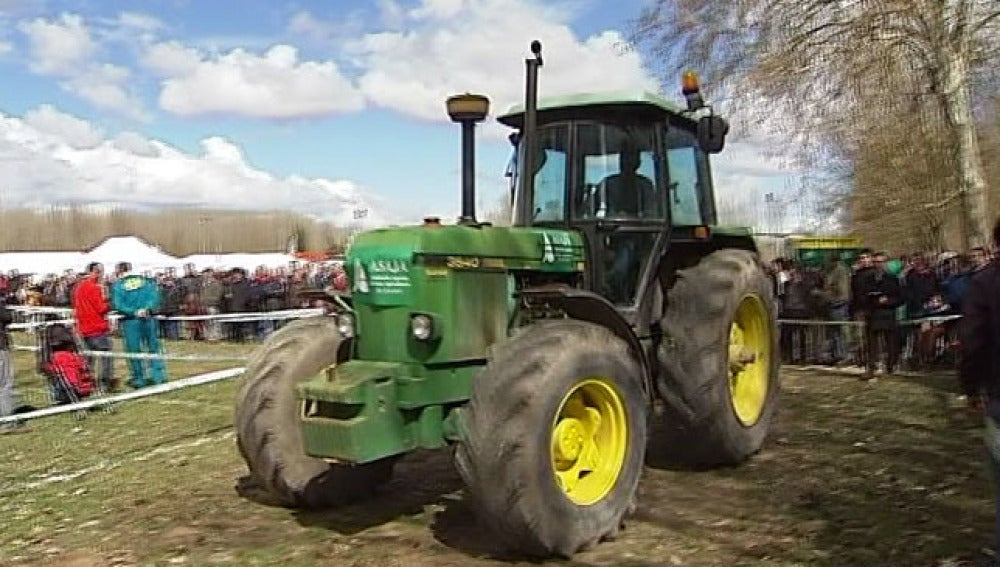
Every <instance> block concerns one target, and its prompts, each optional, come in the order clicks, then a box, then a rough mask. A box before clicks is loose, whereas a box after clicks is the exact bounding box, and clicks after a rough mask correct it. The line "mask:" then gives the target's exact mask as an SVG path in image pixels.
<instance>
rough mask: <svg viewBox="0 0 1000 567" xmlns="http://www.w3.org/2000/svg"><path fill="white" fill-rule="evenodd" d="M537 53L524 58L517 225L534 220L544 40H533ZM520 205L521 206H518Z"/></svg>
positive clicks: (527, 223) (533, 52) (527, 224)
mask: <svg viewBox="0 0 1000 567" xmlns="http://www.w3.org/2000/svg"><path fill="white" fill-rule="evenodd" d="M531 53H532V54H533V55H534V57H532V58H529V59H525V61H524V64H525V66H526V67H527V69H526V75H527V77H526V80H525V85H524V124H523V125H522V128H521V147H522V148H524V154H523V157H522V161H523V162H524V167H523V169H522V170H521V171H523V172H524V173H523V179H522V180H521V197H520V200H521V202H520V203H516V204H515V206H516V208H517V218H516V219H515V222H516V224H517V225H518V226H531V223H532V222H533V221H534V220H535V212H534V208H535V148H536V147H537V144H538V141H537V139H536V138H537V137H538V136H537V134H536V128H537V121H536V117H537V113H538V68H539V67H541V66H542V42H540V41H538V40H537V39H536V40H534V41H532V42H531ZM518 205H519V206H518Z"/></svg>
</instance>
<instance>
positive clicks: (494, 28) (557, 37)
mask: <svg viewBox="0 0 1000 567" xmlns="http://www.w3.org/2000/svg"><path fill="white" fill-rule="evenodd" d="M569 21H570V14H569V13H567V12H564V11H563V10H561V9H557V8H552V7H546V6H541V5H540V4H539V3H537V2H533V1H530V0H483V1H481V2H474V3H473V2H463V1H461V0H423V2H422V3H421V4H420V6H418V7H417V8H415V9H413V10H411V11H410V12H408V14H407V30H406V31H398V32H396V31H388V32H382V33H375V34H369V35H366V36H364V37H363V38H362V39H360V40H357V41H355V42H352V43H351V44H349V46H348V52H349V53H350V54H351V55H352V56H353V57H354V58H355V60H356V62H357V64H358V65H359V66H360V67H361V68H362V69H364V71H363V74H362V76H361V79H360V87H361V89H362V91H363V92H364V94H365V96H366V97H367V98H368V99H369V100H371V101H372V102H373V103H375V104H377V105H379V106H383V107H386V108H391V109H394V110H397V111H399V112H402V113H405V114H409V115H412V116H417V117H420V118H424V119H431V120H443V119H446V117H445V115H444V100H445V98H447V97H448V96H449V95H451V94H454V93H456V92H466V91H471V92H479V93H483V94H486V95H487V96H489V97H490V99H491V100H492V102H493V109H494V112H495V113H499V112H503V111H505V110H506V109H507V108H508V107H509V106H510V105H511V104H513V103H516V102H518V101H520V100H521V99H522V98H523V89H524V79H523V76H524V58H525V56H526V55H528V45H529V43H530V42H531V40H534V39H541V40H542V41H543V55H544V57H545V66H544V67H543V69H542V70H541V74H540V78H539V93H540V95H541V96H546V95H554V94H563V93H567V92H572V91H581V90H586V91H595V90H618V89H653V90H655V89H656V88H657V82H656V80H655V79H654V78H653V77H652V76H651V75H650V74H649V73H648V72H647V71H646V70H645V69H644V68H643V66H642V61H641V59H640V56H639V54H637V53H635V52H634V51H627V50H622V49H621V45H623V44H624V41H625V40H624V38H623V37H622V35H621V34H620V33H619V32H617V31H605V32H601V33H598V34H595V35H592V36H590V37H586V38H580V37H578V36H577V35H576V34H575V33H574V32H573V30H572V29H571V28H570V25H569Z"/></svg>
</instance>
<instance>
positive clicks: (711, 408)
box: [656, 249, 780, 466]
mask: <svg viewBox="0 0 1000 567" xmlns="http://www.w3.org/2000/svg"><path fill="white" fill-rule="evenodd" d="M748 298H749V299H748ZM741 306H742V307H741ZM741 309H743V310H746V309H750V310H751V311H753V310H756V311H757V312H756V314H755V316H751V317H750V319H754V320H756V321H757V322H756V323H755V324H753V325H749V324H744V326H747V327H748V328H749V327H755V329H756V331H757V333H758V334H757V337H756V339H753V340H752V342H756V347H757V348H755V349H753V350H756V351H760V352H756V353H755V354H756V355H757V356H758V358H757V360H756V361H754V362H752V363H749V364H747V365H746V366H745V368H746V369H748V370H749V371H750V372H751V373H753V374H752V376H751V380H757V381H758V383H757V384H756V385H749V386H750V388H747V387H743V388H742V389H740V386H747V385H748V384H747V383H746V382H743V383H741V382H740V380H743V379H744V377H745V376H747V375H750V374H741V373H739V372H737V373H736V374H735V375H734V374H733V373H732V372H731V367H730V363H731V359H730V357H731V349H730V342H731V339H733V338H734V337H736V335H735V334H734V333H736V332H737V331H734V321H737V320H742V319H745V318H746V317H747V315H746V314H747V311H741ZM741 318H742V319H741ZM737 327H739V325H737ZM662 328H663V331H664V338H663V342H662V343H661V345H660V347H659V349H658V351H657V358H658V359H659V362H660V364H661V368H662V370H663V372H661V373H660V376H659V378H658V380H657V383H656V387H657V390H658V391H659V392H660V395H661V396H663V397H664V398H672V399H680V400H681V402H682V403H683V404H684V405H686V406H687V407H688V408H689V409H690V410H691V413H690V414H683V413H680V412H670V411H668V412H666V413H665V414H664V418H665V423H664V424H663V425H664V427H663V428H662V429H663V430H664V434H665V439H663V440H662V442H663V443H665V447H663V448H664V449H665V450H666V452H667V453H668V454H669V456H670V457H672V458H674V459H677V460H680V461H682V462H685V463H689V464H694V465H708V466H714V465H732V464H738V463H740V462H742V461H744V460H746V459H747V458H748V457H749V456H750V455H752V454H754V453H756V452H757V451H759V450H760V447H761V445H762V444H763V442H764V439H765V438H766V436H767V432H768V430H769V429H770V425H771V421H772V418H773V416H774V412H775V410H776V408H777V403H778V393H779V390H780V377H779V362H780V356H779V351H778V331H777V305H776V302H775V299H774V293H773V288H772V285H771V281H770V278H768V277H767V274H766V273H765V272H764V270H763V268H762V267H761V266H760V264H759V262H758V260H757V257H756V255H754V254H752V253H751V252H748V251H745V250H736V249H726V250H719V251H716V252H713V253H712V254H709V255H708V256H705V257H704V258H702V260H701V261H700V262H699V263H698V264H696V265H694V266H692V267H691V268H688V269H685V270H681V271H679V272H678V274H677V280H676V282H675V283H674V285H673V287H671V289H670V290H669V292H668V293H667V309H666V313H665V315H664V318H663V321H662ZM739 333H740V334H742V330H740V331H739ZM751 334H752V333H751V332H747V336H748V337H749V336H750V335H751ZM741 340H742V339H739V340H734V342H740V341H741ZM754 365H757V366H754ZM731 384H732V385H733V386H731ZM748 390H756V391H748ZM668 407H669V405H668Z"/></svg>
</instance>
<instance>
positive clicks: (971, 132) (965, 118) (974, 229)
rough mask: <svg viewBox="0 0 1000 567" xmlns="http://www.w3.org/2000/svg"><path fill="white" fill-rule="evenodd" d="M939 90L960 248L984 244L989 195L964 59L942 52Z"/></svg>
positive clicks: (986, 230) (988, 232) (950, 52)
mask: <svg viewBox="0 0 1000 567" xmlns="http://www.w3.org/2000/svg"><path fill="white" fill-rule="evenodd" d="M944 50H945V53H942V57H941V60H942V63H943V75H944V76H943V79H944V81H943V89H942V92H941V95H940V96H941V102H942V106H943V110H944V112H945V117H946V119H947V123H948V127H949V128H950V129H951V130H952V134H953V136H954V139H955V148H954V152H955V163H956V164H957V165H958V183H959V187H958V190H959V194H960V196H961V201H960V204H961V208H962V211H961V221H962V224H961V226H962V247H963V248H964V249H965V250H966V251H968V250H969V248H971V247H972V246H984V245H986V244H988V238H989V234H990V227H989V221H988V214H989V193H988V192H987V187H986V178H985V176H984V174H983V162H982V157H981V156H980V154H979V140H978V138H977V135H976V124H975V122H974V121H973V117H972V104H971V101H970V96H969V62H968V60H967V58H966V57H965V55H963V54H961V53H959V52H957V51H955V50H951V49H949V48H948V47H945V48H944Z"/></svg>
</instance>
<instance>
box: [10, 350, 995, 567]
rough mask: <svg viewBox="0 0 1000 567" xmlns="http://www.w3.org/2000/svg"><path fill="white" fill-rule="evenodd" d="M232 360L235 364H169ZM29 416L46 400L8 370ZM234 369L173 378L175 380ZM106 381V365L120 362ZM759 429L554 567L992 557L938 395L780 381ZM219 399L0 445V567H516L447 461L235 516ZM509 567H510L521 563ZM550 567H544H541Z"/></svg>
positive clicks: (974, 449)
mask: <svg viewBox="0 0 1000 567" xmlns="http://www.w3.org/2000/svg"><path fill="white" fill-rule="evenodd" d="M168 349H169V350H170V352H210V353H214V354H219V353H222V354H226V355H229V354H239V353H240V352H246V351H247V350H248V349H247V347H245V346H233V345H215V346H213V347H211V348H205V347H199V346H196V345H180V344H177V345H169V347H168ZM16 364H17V365H18V368H19V372H18V379H19V381H20V383H21V384H22V390H23V391H24V392H25V393H27V394H29V397H38V396H42V397H43V396H44V391H43V390H42V389H41V383H40V381H39V379H38V378H37V377H34V376H32V372H31V365H32V360H31V358H30V356H28V355H27V354H18V356H17V357H16ZM231 366H233V363H226V362H221V363H220V362H213V363H173V364H170V370H171V376H172V377H175V378H176V377H182V376H186V375H191V374H195V373H199V372H204V371H209V370H216V369H221V368H227V367H231ZM118 370H119V375H120V376H124V372H125V367H124V364H123V363H121V362H119V369H118ZM784 383H785V388H784V393H783V397H782V400H781V410H780V414H779V416H778V421H777V426H776V428H775V431H774V433H773V435H772V436H771V437H770V440H769V442H768V444H767V446H766V447H765V449H764V451H763V452H762V453H761V454H759V455H757V456H756V457H755V458H754V459H753V460H752V461H750V462H749V463H747V464H746V465H744V466H742V467H738V468H731V469H721V470H713V471H701V472H694V471H684V470H672V469H671V468H670V467H669V466H662V465H660V464H659V463H658V461H659V458H658V456H657V452H656V451H653V452H651V454H650V458H649V460H650V465H651V466H649V467H647V470H646V471H645V473H644V477H643V481H642V484H641V486H640V492H641V496H640V507H639V510H638V512H637V514H636V516H635V517H634V518H633V519H632V521H631V522H630V523H629V524H628V525H627V527H626V530H625V531H624V532H623V533H622V534H621V536H620V537H619V538H618V539H617V540H616V541H613V542H608V543H604V544H601V545H599V546H597V547H596V548H595V549H593V550H591V551H587V552H585V553H582V554H580V555H579V556H578V557H576V558H575V559H574V560H573V561H571V562H564V563H562V564H564V565H572V566H587V565H608V566H612V565H621V566H634V567H638V566H647V565H680V566H716V565H718V566H726V567H731V566H738V565H746V566H774V567H778V566H780V567H791V566H799V565H809V566H812V565H817V566H869V565H871V566H876V565H878V566H885V565H890V566H895V565H899V566H906V567H919V566H935V567H945V566H958V565H974V564H975V563H972V561H974V560H981V559H982V558H983V555H982V551H981V550H982V549H983V548H984V547H988V546H990V545H991V542H990V537H991V534H992V523H991V522H992V501H991V498H992V489H991V486H990V482H989V477H988V476H987V470H986V468H985V465H984V453H983V450H982V448H981V442H980V438H979V430H978V428H977V427H976V424H974V423H971V422H969V421H968V419H966V418H964V417H962V416H961V415H960V414H959V413H958V412H956V411H955V410H954V409H952V408H951V407H950V406H949V400H951V399H952V396H953V391H954V378H951V377H947V376H925V377H908V378H883V379H881V380H880V381H878V382H877V383H875V384H870V385H866V384H862V383H859V382H858V381H857V380H856V379H853V378H849V377H845V376H837V375H833V374H826V373H822V372H815V371H810V372H806V371H801V370H786V371H785V373H784ZM233 393H234V383H233V382H232V381H224V382H221V383H217V384H213V385H208V386H202V387H197V388H192V389H189V390H185V391H181V392H175V393H170V394H165V395H162V396H158V397H156V398H155V399H152V400H147V401H135V402H129V403H127V404H123V405H121V406H119V407H118V409H117V411H116V412H115V413H113V414H104V413H100V412H93V413H91V414H90V415H89V416H88V417H87V418H86V419H83V420H76V419H74V418H73V417H72V416H59V417H53V418H48V419H44V420H39V421H37V422H33V423H32V424H31V430H30V431H28V432H26V433H23V434H16V435H7V436H2V437H0V448H2V449H0V564H4V565H8V564H11V565H44V564H51V565H68V566H75V567H81V566H97V565H101V566H104V565H134V564H140V565H278V564H280V565H302V566H308V565H338V566H344V567H346V566H372V567H374V566H382V565H389V566H393V565H398V566H404V565H405V566H410V565H413V566H428V567H429V566H450V565H454V566H459V565H471V566H487V565H504V564H521V563H522V562H521V561H520V560H518V559H517V558H510V557H507V556H505V555H504V554H503V552H502V550H499V549H496V548H494V547H493V544H492V541H491V539H490V538H489V536H488V535H487V534H484V533H483V532H482V531H481V530H480V529H479V528H478V527H477V526H476V525H475V520H474V517H473V515H472V513H471V511H470V510H468V509H467V508H466V507H465V506H464V505H463V502H462V499H461V486H460V481H459V478H458V476H457V474H456V473H455V471H454V470H453V468H452V464H451V456H450V452H449V451H435V452H422V453H418V454H414V455H411V456H408V457H407V458H405V459H404V460H403V461H402V462H401V463H400V464H399V465H398V466H397V469H396V475H395V477H394V479H393V481H392V482H390V483H389V484H388V485H387V486H386V487H385V488H384V490H382V491H381V493H380V494H379V495H378V496H377V497H376V499H374V500H372V501H370V502H367V503H364V504H359V505H354V506H350V507H347V508H343V509H339V510H332V511H325V512H309V513H306V512H296V511H293V510H287V509H283V508H279V507H274V506H270V505H267V504H265V503H260V502H256V501H254V500H251V499H248V498H245V497H243V496H240V494H238V492H237V491H236V489H235V487H236V485H237V484H238V481H239V479H240V477H241V476H243V475H244V474H245V472H246V469H245V466H244V465H243V463H242V461H241V460H240V458H239V455H238V453H237V451H236V448H235V444H234V440H233V436H232V433H231V415H232V399H233ZM525 564H527V563H525ZM554 564H559V563H554Z"/></svg>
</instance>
